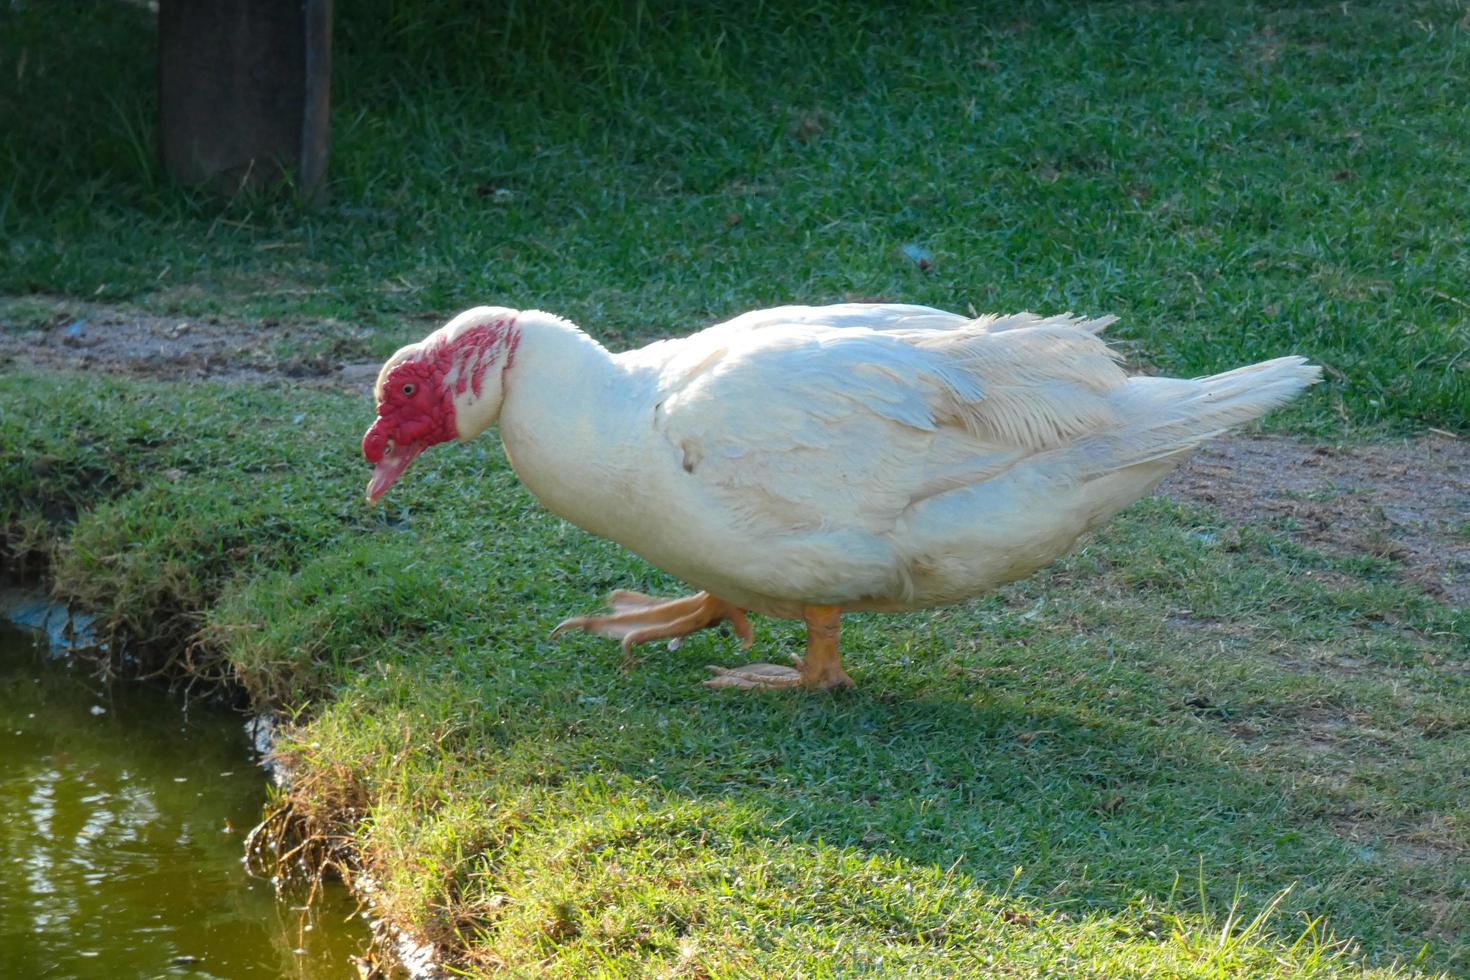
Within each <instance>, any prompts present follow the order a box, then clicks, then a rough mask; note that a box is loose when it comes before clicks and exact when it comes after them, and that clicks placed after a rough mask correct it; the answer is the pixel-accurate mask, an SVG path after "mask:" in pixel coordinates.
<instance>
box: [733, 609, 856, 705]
mask: <svg viewBox="0 0 1470 980" xmlns="http://www.w3.org/2000/svg"><path fill="white" fill-rule="evenodd" d="M839 615H840V609H839V608H838V607H837V606H806V607H804V608H803V609H802V618H803V619H805V620H806V656H805V657H792V658H791V659H792V660H793V661H794V662H795V663H796V666H795V667H783V666H781V665H780V664H746V665H745V666H744V667H710V670H712V671H714V672H715V676H713V677H711V678H710V679H709V680H707V681H705V682H704V686H705V687H736V688H740V689H742V690H747V691H749V690H770V689H773V688H782V687H816V688H833V687H852V678H851V677H848V676H847V671H845V670H843V669H842V656H841V654H839V653H838V652H837V634H838V618H839Z"/></svg>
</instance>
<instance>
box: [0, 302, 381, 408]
mask: <svg viewBox="0 0 1470 980" xmlns="http://www.w3.org/2000/svg"><path fill="white" fill-rule="evenodd" d="M367 337H368V335H367V334H365V333H364V332H362V331H358V330H355V329H353V328H350V327H347V326H345V325H342V324H314V323H281V322H276V321H270V322H266V323H259V322H254V323H247V322H242V321H235V320H231V319H229V318H226V317H219V316H206V317H179V316H158V315H153V314H148V313H141V312H137V311H132V310H119V309H113V308H108V307H102V306H87V307H79V306H78V305H77V304H74V303H61V302H57V303H55V304H54V305H51V304H45V303H37V304H27V306H26V308H25V309H24V310H19V311H18V310H17V309H15V308H10V309H7V308H6V307H4V306H0V367H3V366H4V365H5V364H7V363H12V362H14V363H19V364H24V365H28V366H40V367H51V368H64V369H67V370H100V371H106V372H109V373H113V374H125V375H130V376H133V377H142V378H159V379H165V380H171V381H204V380H219V381H270V380H281V379H286V380H289V381H291V382H294V383H297V384H304V385H310V386H312V387H329V388H344V389H347V390H350V391H353V392H358V391H363V390H366V389H368V388H371V386H372V382H373V379H374V378H375V377H376V376H377V371H378V367H379V365H380V364H381V361H380V360H377V359H372V360H368V359H364V357H363V354H364V348H365V346H366V340H367Z"/></svg>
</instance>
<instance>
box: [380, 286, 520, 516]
mask: <svg viewBox="0 0 1470 980" xmlns="http://www.w3.org/2000/svg"><path fill="white" fill-rule="evenodd" d="M516 316H517V314H516V311H515V310H508V309H505V308H503V307H495V306H480V307H476V308H475V309H473V310H466V311H465V312H463V313H461V314H460V315H459V316H457V317H455V318H454V319H453V320H450V321H449V322H448V323H446V324H445V325H444V326H442V327H440V328H439V329H438V330H435V331H434V332H433V333H431V334H429V336H427V337H425V338H424V339H423V340H421V341H419V342H418V343H416V344H409V345H408V346H407V347H404V348H402V349H400V350H399V351H398V352H397V353H395V354H394V355H393V356H392V357H390V358H388V360H387V361H386V362H385V363H384V364H383V369H382V370H381V371H379V372H378V383H377V385H376V386H375V387H374V389H373V397H374V398H375V399H376V400H377V405H378V418H377V420H376V421H374V422H373V424H372V426H371V427H370V428H369V429H368V430H367V433H366V434H365V435H364V436H363V437H362V454H363V456H365V457H366V458H367V461H368V462H369V463H372V464H373V476H372V479H371V480H369V481H368V486H367V499H368V500H369V501H374V500H377V499H378V498H379V497H381V496H382V495H383V494H384V493H386V492H387V490H388V488H389V487H391V486H392V485H393V484H394V482H395V481H396V480H397V479H398V478H399V477H400V476H402V475H403V471H404V470H406V469H407V468H408V464H409V463H411V462H413V458H414V457H415V456H417V455H418V454H419V453H421V452H423V451H424V450H425V449H427V448H429V447H430V446H433V445H435V444H437V443H441V442H448V441H449V440H450V439H459V440H465V439H471V438H473V437H474V436H476V435H478V434H479V433H481V432H483V431H484V430H485V429H486V428H487V427H489V426H490V425H491V424H492V423H493V422H494V421H495V420H496V418H498V417H499V415H500V403H501V399H502V397H503V396H504V392H505V389H504V376H505V370H506V368H508V367H510V365H511V363H512V362H513V361H514V359H515V351H516V345H517V344H518V343H520V337H521V335H520V331H519V330H518V329H517V328H516Z"/></svg>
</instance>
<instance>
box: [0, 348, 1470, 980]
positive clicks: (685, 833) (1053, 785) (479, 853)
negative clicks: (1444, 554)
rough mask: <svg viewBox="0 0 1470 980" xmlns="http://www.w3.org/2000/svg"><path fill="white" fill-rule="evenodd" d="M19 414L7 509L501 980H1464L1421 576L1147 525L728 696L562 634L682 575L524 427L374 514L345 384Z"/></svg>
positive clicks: (9, 526) (1181, 516) (1446, 710)
mask: <svg viewBox="0 0 1470 980" xmlns="http://www.w3.org/2000/svg"><path fill="white" fill-rule="evenodd" d="M0 406H3V409H0V448H3V452H0V528H4V529H6V533H7V535H8V536H9V537H10V538H11V539H12V541H13V542H20V541H22V540H23V539H24V540H28V541H31V542H37V541H46V540H58V541H60V542H61V543H60V545H59V546H58V547H57V549H56V550H55V554H54V560H53V564H52V573H53V576H54V579H55V581H56V583H57V585H58V588H59V590H60V591H61V594H62V595H63V596H65V597H68V598H72V599H76V600H80V601H83V602H85V603H87V604H89V605H92V606H93V607H95V608H98V609H99V610H100V611H101V612H102V613H103V621H104V623H110V624H112V625H113V626H115V627H116V628H118V629H121V630H123V631H124V632H127V633H131V634H132V635H133V636H134V638H135V639H139V640H149V639H152V640H153V641H154V642H153V643H151V644H147V643H145V644H144V645H143V649H147V650H152V651H153V652H154V655H155V656H157V655H159V653H160V652H161V651H163V650H165V649H170V648H172V649H175V650H177V649H179V647H177V646H173V645H172V644H174V643H176V641H178V640H179V639H180V638H181V637H184V636H188V637H192V638H193V643H192V644H190V645H187V646H186V647H185V648H186V649H188V650H189V656H190V657H191V658H192V666H193V667H194V669H196V670H200V671H203V672H205V673H219V672H229V673H231V674H233V675H234V676H235V677H236V678H237V679H238V680H239V681H240V682H241V683H242V684H243V685H244V686H245V688H246V689H247V690H248V691H250V692H251V693H252V694H253V695H254V696H255V697H256V698H257V699H259V700H267V701H274V702H275V703H277V704H279V705H281V706H283V707H284V708H286V709H288V710H289V711H291V712H293V713H294V714H295V716H296V717H297V720H298V726H297V727H295V728H293V729H292V730H291V732H290V734H289V735H288V736H287V738H288V740H287V742H286V743H285V745H284V749H285V751H286V752H287V753H288V754H289V755H290V756H291V757H292V758H293V759H294V760H295V764H296V767H297V773H298V777H299V780H300V781H299V783H298V785H297V789H296V791H295V803H296V806H297V808H298V811H299V812H301V813H303V814H306V815H307V816H308V818H309V819H310V820H312V821H314V822H315V826H316V827H317V828H318V829H325V830H328V831H330V832H332V833H334V834H342V833H346V834H349V835H350V839H351V840H352V842H353V845H352V846H353V849H354V851H355V854H356V857H357V860H358V861H360V863H361V865H362V866H363V867H364V868H365V869H366V870H367V871H368V872H369V873H370V874H372V875H373V876H374V877H375V879H376V880H377V882H378V884H379V885H380V887H381V889H382V895H383V898H384V903H385V909H386V911H387V913H388V914H389V915H390V917H391V918H392V919H393V920H394V921H395V922H398V923H400V924H404V925H407V926H409V927H410V928H412V929H413V930H415V931H416V932H417V933H418V934H420V935H422V936H425V937H427V938H431V939H433V940H435V941H437V942H441V943H444V944H446V945H447V946H448V947H449V948H450V949H451V950H452V951H453V953H454V955H455V957H456V959H455V962H456V964H457V966H458V968H459V969H462V970H464V971H466V972H467V973H470V974H481V973H484V972H487V971H490V970H493V969H496V968H501V969H505V970H507V971H509V972H510V973H511V974H513V975H525V974H535V975H549V976H566V977H585V976H634V975H638V976H643V975H658V974H660V973H665V974H668V975H673V976H751V975H761V976H775V975H804V976H839V975H840V976H849V975H855V974H856V975H865V974H866V975H888V976H892V975H930V976H954V975H957V974H962V973H965V972H968V973H969V974H970V975H993V974H997V973H1007V975H1010V974H1015V975H1021V976H1057V975H1066V976H1093V977H1116V976H1145V975H1147V976H1191V977H1220V976H1239V977H1247V976H1249V977H1265V976H1281V977H1286V976H1293V977H1294V976H1331V977H1338V976H1359V975H1364V973H1365V971H1366V973H1367V975H1371V976H1393V975H1398V974H1399V973H1406V974H1410V975H1416V974H1418V973H1419V972H1421V971H1436V970H1444V971H1450V972H1453V973H1464V972H1466V971H1467V970H1470V931H1467V926H1470V905H1467V894H1470V891H1467V890H1470V835H1467V828H1470V809H1467V801H1470V777H1467V775H1466V774H1467V773H1470V672H1467V667H1470V658H1467V652H1466V651H1467V649H1470V643H1467V642H1466V641H1467V638H1470V619H1467V613H1466V611H1465V610H1451V609H1448V608H1446V607H1444V606H1442V605H1439V604H1437V603H1435V602H1434V601H1433V600H1431V599H1430V598H1428V597H1427V596H1426V595H1425V594H1423V593H1422V592H1421V591H1419V590H1418V589H1417V588H1415V587H1414V586H1412V585H1410V584H1408V583H1407V580H1406V579H1405V578H1403V577H1402V576H1401V575H1400V574H1399V573H1400V569H1399V566H1398V565H1397V564H1396V563H1395V562H1394V561H1392V560H1390V559H1386V558H1363V557H1343V556H1337V555H1333V554H1328V553H1324V552H1320V551H1317V550H1313V549H1311V548H1308V547H1305V546H1303V545H1300V544H1298V543H1296V542H1295V541H1293V540H1292V539H1291V537H1290V535H1289V534H1288V533H1286V532H1285V531H1283V530H1280V529H1272V528H1245V529H1241V528H1236V527H1233V526H1229V525H1226V524H1223V523H1222V522H1221V520H1220V518H1219V517H1218V516H1217V515H1216V514H1215V513H1214V512H1213V511H1211V510H1208V509H1203V508H1194V507H1183V506H1180V505H1177V504H1173V503H1170V502H1168V501H1163V500H1151V501H1147V502H1145V503H1143V504H1141V505H1139V506H1137V507H1135V508H1133V509H1131V510H1130V511H1129V512H1127V513H1126V514H1124V515H1123V516H1121V517H1120V518H1119V519H1117V520H1116V521H1114V522H1113V523H1112V524H1111V525H1109V526H1108V527H1106V528H1105V529H1103V530H1102V531H1101V532H1100V533H1098V534H1096V535H1094V536H1093V537H1092V538H1090V539H1088V541H1087V542H1085V543H1084V545H1083V547H1082V548H1081V549H1080V550H1079V551H1078V552H1077V553H1076V554H1075V555H1073V556H1072V557H1070V558H1069V559H1067V560H1065V561H1063V562H1061V563H1060V564H1058V565H1057V566H1055V567H1054V568H1052V569H1050V570H1048V571H1046V572H1044V573H1042V574H1040V575H1038V576H1037V577H1035V578H1033V579H1032V580H1030V581H1028V582H1025V583H1020V584H1018V585H1016V586H1013V587H1010V588H1008V589H1006V590H1003V591H1002V592H1000V593H998V594H995V595H992V596H990V597H987V598H985V599H982V600H979V601H977V602H973V603H970V604H968V605H965V606H960V607H955V608H952V609H947V610H942V611H937V612H934V613H930V614H922V615H909V616H851V617H847V619H846V620H845V628H844V644H845V649H846V652H847V662H848V666H849V670H850V671H851V672H852V673H853V675H854V676H855V677H856V679H857V681H858V683H859V685H860V686H859V688H858V690H857V691H855V692H851V693H839V694H836V695H811V694H806V695H801V694H798V695H795V696H792V695H790V694H789V693H786V694H773V695H750V694H748V693H743V692H715V691H710V690H707V689H704V688H702V687H700V686H699V681H700V680H701V678H703V677H704V676H705V671H704V666H705V665H706V664H708V663H731V662H739V661H740V659H741V658H742V657H743V656H744V654H742V652H741V651H739V650H738V649H737V648H736V646H735V643H734V641H733V640H731V639H729V638H724V637H721V636H719V635H717V634H710V635H701V636H699V637H696V638H693V639H691V640H690V641H689V642H688V643H686V644H685V645H684V646H683V647H682V648H680V649H679V650H678V651H676V652H669V651H667V650H664V649H663V648H661V647H658V648H649V649H646V650H643V651H641V654H640V657H639V659H638V661H637V662H634V663H624V662H623V661H622V657H621V654H620V652H619V650H618V648H617V645H616V644H613V643H610V642H606V641H601V640H598V639H596V638H592V637H587V636H575V637H568V638H566V639H564V640H560V641H557V642H550V641H548V640H547V639H546V634H547V631H548V630H549V628H550V627H551V625H552V624H554V623H555V622H556V621H557V620H558V619H560V618H561V617H562V616H564V615H566V614H568V613H570V612H576V611H582V610H587V609H589V608H592V607H593V606H594V605H595V604H596V601H597V597H599V596H600V595H601V594H602V593H604V592H606V591H608V590H609V589H611V588H614V587H620V586H633V587H641V588H644V589H647V590H650V591H665V592H667V591H672V590H678V589H679V588H680V585H679V583H677V582H674V581H672V580H670V579H668V578H667V577H665V576H663V575H662V574H660V573H658V572H657V571H655V570H653V569H651V568H649V567H647V566H646V565H643V564H642V563H641V562H639V561H637V560H636V559H633V558H631V557H630V556H629V555H627V554H626V553H625V552H623V551H621V550H620V549H619V548H617V547H615V546H613V545H611V544H609V543H606V542H603V541H600V540H596V539H592V538H589V537H588V536H586V535H584V534H582V533H581V532H579V531H577V530H575V529H573V528H571V527H569V526H567V525H565V524H563V523H561V522H560V521H558V520H556V519H555V518H553V517H551V516H550V515H548V514H546V513H545V512H543V511H541V510H539V509H538V508H536V507H535V506H534V504H533V502H532V501H531V500H530V498H529V497H528V496H527V495H526V493H525V492H524V491H523V490H522V489H521V488H520V487H519V485H518V484H517V483H516V481H515V479H514V476H513V474H512V473H511V472H510V471H509V469H508V468H507V466H506V464H505V462H504V460H503V458H502V456H501V454H500V452H499V450H498V447H496V446H495V445H494V442H493V440H492V439H490V438H484V439H481V440H479V441H477V442H475V443H472V444H470V445H469V446H466V447H456V448H451V449H447V450H440V451H437V452H435V453H434V454H431V455H430V456H429V457H426V458H425V459H424V460H422V461H421V462H420V463H418V464H415V469H414V472H413V473H411V474H410V475H409V476H408V477H407V478H406V479H405V481H404V483H403V484H402V485H401V486H400V487H398V488H395V490H394V492H393V494H392V495H391V496H390V498H389V502H388V504H387V506H386V507H380V508H372V509H370V508H367V507H366V506H365V505H363V504H361V502H360V494H361V490H362V484H363V481H364V480H365V478H366V467H365V466H360V465H355V464H354V455H355V442H356V438H357V436H358V434H359V433H360V431H361V429H362V427H363V426H365V424H366V423H367V421H368V417H369V414H370V410H369V406H367V405H366V404H364V403H363V402H361V401H359V400H354V399H350V398H347V397H345V396H338V395H327V394H311V393H306V392H300V391H292V392H271V391H266V390H262V389H259V388H255V387H250V386H179V385H160V384H144V383H138V382H122V381H116V380H107V379H99V378H91V377H74V376H54V375H47V374H39V373H24V372H11V373H8V374H0ZM467 488H473V490H474V492H473V493H466V489H467ZM1328 583H1331V584H1328ZM180 611H187V612H189V613H191V614H192V615H190V616H185V617H181V616H180V615H179V613H180ZM799 633H800V631H799V629H798V627H797V626H796V625H795V624H791V623H781V622H773V621H769V620H761V621H759V622H758V623H757V644H758V652H759V653H760V655H761V656H762V658H769V659H777V660H779V659H780V658H781V657H782V656H783V655H784V654H785V653H787V652H791V651H794V650H796V649H798V647H799V643H800V635H799ZM165 641H168V642H165ZM147 666H148V667H150V668H157V667H158V666H159V663H158V662H157V661H156V660H155V661H154V662H152V663H150V664H148V665H147Z"/></svg>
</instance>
